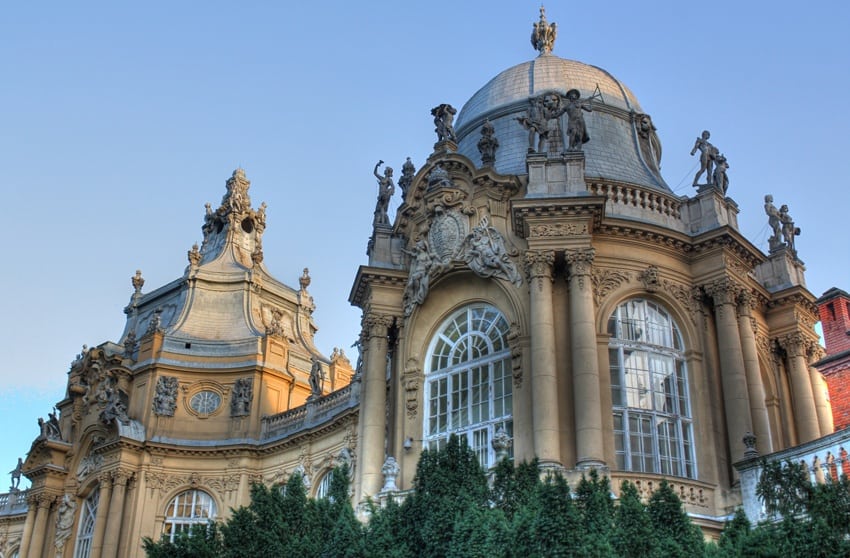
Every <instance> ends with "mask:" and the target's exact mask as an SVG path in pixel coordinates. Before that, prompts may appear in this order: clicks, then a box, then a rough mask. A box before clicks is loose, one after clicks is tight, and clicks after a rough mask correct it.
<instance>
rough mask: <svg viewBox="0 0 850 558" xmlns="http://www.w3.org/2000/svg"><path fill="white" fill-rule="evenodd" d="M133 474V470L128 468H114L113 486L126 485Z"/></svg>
mask: <svg viewBox="0 0 850 558" xmlns="http://www.w3.org/2000/svg"><path fill="white" fill-rule="evenodd" d="M133 474H134V473H133V471H131V470H129V469H116V470H115V471H112V484H113V485H114V486H127V483H128V482H129V481H130V479H132V478H133Z"/></svg>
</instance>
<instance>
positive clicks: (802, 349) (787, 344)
mask: <svg viewBox="0 0 850 558" xmlns="http://www.w3.org/2000/svg"><path fill="white" fill-rule="evenodd" d="M776 341H777V343H779V346H780V347H782V348H783V349H785V352H786V353H788V356H790V357H798V356H803V357H804V356H806V353H807V352H808V351H809V348H810V347H811V345H812V343H813V341H812V340H811V339H810V338H809V337H807V336H805V335H803V334H802V333H799V332H797V333H789V334H788V335H783V336H782V337H780V338H778V339H777V340H776Z"/></svg>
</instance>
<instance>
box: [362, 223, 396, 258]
mask: <svg viewBox="0 0 850 558" xmlns="http://www.w3.org/2000/svg"><path fill="white" fill-rule="evenodd" d="M401 253H402V252H401V248H400V244H399V239H396V238H395V237H394V236H393V228H392V226H391V225H375V228H374V230H373V232H372V238H370V239H369V245H368V247H367V248H366V255H368V256H369V265H370V266H374V267H390V268H393V269H397V268H400V267H401Z"/></svg>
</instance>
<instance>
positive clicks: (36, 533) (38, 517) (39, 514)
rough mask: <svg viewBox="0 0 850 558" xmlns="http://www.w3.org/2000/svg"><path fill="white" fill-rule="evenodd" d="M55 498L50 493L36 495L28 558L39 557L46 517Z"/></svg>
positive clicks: (43, 539) (45, 532)
mask: <svg viewBox="0 0 850 558" xmlns="http://www.w3.org/2000/svg"><path fill="white" fill-rule="evenodd" d="M55 499H56V497H55V496H53V495H51V494H39V495H38V496H37V497H36V507H37V508H36V512H35V523H34V524H33V529H32V536H31V537H30V547H29V553H28V555H27V556H28V558H41V553H42V550H43V549H44V541H45V539H46V538H47V517H48V516H49V515H50V507H51V506H52V505H53V501H54V500H55Z"/></svg>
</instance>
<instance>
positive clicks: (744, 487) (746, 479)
mask: <svg viewBox="0 0 850 558" xmlns="http://www.w3.org/2000/svg"><path fill="white" fill-rule="evenodd" d="M848 448H850V428H847V429H844V430H839V431H838V432H835V433H833V434H830V435H828V436H823V437H821V438H818V439H816V440H812V441H811V442H807V443H805V444H800V445H798V446H794V447H792V448H789V449H786V450H783V451H778V452H775V453H771V454H769V455H766V456H764V457H763V459H764V460H766V461H771V462H772V461H780V462H782V463H786V462H789V461H790V462H793V463H800V464H802V465H803V466H804V468H805V469H806V470H807V471H808V472H809V479H810V480H811V482H812V484H815V483H824V482H831V481H833V480H838V479H839V478H840V477H841V475H850V455H848ZM735 468H736V469H738V472H739V473H740V475H741V496H742V498H743V505H744V511H745V512H746V514H747V517H748V518H749V520H750V521H751V522H753V523H756V522H758V521H763V520H765V519H768V517H767V513H766V512H765V509H764V504H763V502H762V501H761V500H759V497H758V496H757V495H756V486H757V485H758V481H759V478H761V471H762V458H761V457H757V456H754V457H751V458H750V459H746V460H744V461H740V462H738V463H735Z"/></svg>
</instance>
